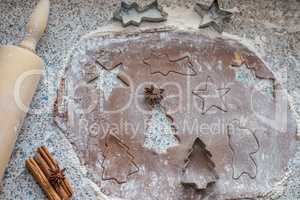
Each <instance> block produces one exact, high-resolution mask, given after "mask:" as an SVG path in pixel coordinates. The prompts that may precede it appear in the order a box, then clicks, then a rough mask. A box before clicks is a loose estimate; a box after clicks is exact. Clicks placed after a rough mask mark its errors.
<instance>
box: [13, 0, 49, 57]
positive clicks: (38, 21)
mask: <svg viewBox="0 0 300 200" xmlns="http://www.w3.org/2000/svg"><path fill="white" fill-rule="evenodd" d="M49 9H50V2H49V0H40V2H39V3H38V4H37V6H36V7H35V9H34V10H33V13H32V14H31V16H30V19H29V22H28V24H27V26H26V36H25V38H24V40H23V41H22V42H21V43H20V44H19V46H20V47H23V48H26V49H29V50H30V51H33V52H35V49H36V45H37V43H38V41H39V40H40V38H41V37H42V35H43V33H44V31H45V29H46V26H47V22H48V16H49Z"/></svg>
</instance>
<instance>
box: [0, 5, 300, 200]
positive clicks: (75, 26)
mask: <svg viewBox="0 0 300 200" xmlns="http://www.w3.org/2000/svg"><path fill="white" fill-rule="evenodd" d="M197 1H198V2H199V1H201V0H197ZM197 1H196V0H188V1H187V0H161V1H159V2H161V3H162V5H163V6H164V7H169V8H170V7H184V8H189V9H192V8H193V5H194V4H195V2H197ZM130 2H132V1H130ZM138 2H140V3H142V4H147V3H149V2H151V1H138ZM221 2H222V3H221V5H222V7H223V8H235V9H233V10H234V11H235V15H234V16H233V18H232V21H231V22H230V23H228V24H226V26H225V33H224V35H227V36H232V37H237V38H239V39H241V40H242V41H244V42H245V43H247V44H249V45H250V46H253V47H254V48H255V49H256V51H257V53H259V54H260V56H261V57H262V59H263V60H264V61H265V62H266V64H267V65H268V66H269V67H270V68H271V69H272V70H273V71H274V72H275V74H276V75H277V76H278V79H279V80H280V81H281V82H282V83H283V84H284V85H285V87H286V88H287V90H288V92H289V94H290V96H291V101H292V107H293V108H294V109H295V111H296V112H297V113H298V114H300V103H299V100H300V83H299V80H300V66H299V61H300V12H299V11H300V2H299V1H298V0H285V1H283V0H277V1H274V0H264V1H261V0H244V1H239V0H222V1H221ZM35 3H36V1H23V0H0V20H1V23H0V44H8V43H10V44H12V43H14V44H16V43H17V42H18V41H20V40H21V39H22V37H23V35H24V24H25V22H26V20H27V18H28V16H29V15H30V12H31V9H32V8H33V6H34V5H35ZM119 4H120V1H118V0H109V1H108V0H72V1H68V0H51V11H50V12H51V14H50V18H49V26H48V28H47V31H46V34H45V36H44V37H43V38H42V40H41V41H40V43H39V45H38V49H37V53H38V54H39V55H40V56H41V57H42V58H43V59H44V60H45V73H44V77H43V79H42V80H41V82H40V84H39V87H38V90H37V92H36V95H35V97H34V100H33V102H32V104H31V109H30V111H31V112H30V113H29V114H28V115H27V117H26V120H25V123H24V125H23V127H22V130H21V131H20V135H19V137H18V141H17V144H16V147H15V149H14V153H13V156H12V159H11V162H10V165H9V167H8V169H7V171H6V174H5V179H4V180H3V186H2V188H1V189H0V199H16V200H19V199H22V200H23V199H25V200H27V199H28V200H29V199H30V200H31V199H45V197H44V195H43V194H42V191H41V190H40V189H39V187H37V185H36V183H35V182H34V180H33V178H32V177H31V176H30V175H29V173H28V172H27V170H26V169H25V168H24V161H25V159H26V158H27V157H28V156H29V155H33V154H34V150H35V149H36V147H38V146H39V145H41V144H46V145H47V146H48V147H49V149H50V151H51V152H53V153H54V155H55V157H57V158H58V160H59V161H60V163H61V165H62V166H64V167H66V168H67V172H66V173H67V175H68V176H69V177H70V178H71V180H72V184H73V185H74V187H75V190H76V193H75V195H74V198H73V199H97V198H99V197H97V190H98V189H99V188H97V187H96V186H95V185H94V184H93V183H91V181H90V180H89V179H88V178H87V177H88V175H87V174H86V171H85V169H84V166H82V165H80V162H79V160H78V158H77V156H76V154H75V152H74V150H73V149H72V145H71V144H70V143H69V141H68V140H67V139H66V138H65V136H64V135H63V133H62V132H60V131H59V130H58V129H57V128H56V127H55V126H54V125H53V122H52V113H51V110H52V104H53V100H54V96H55V91H56V87H57V84H58V81H59V77H61V76H62V74H63V72H64V64H65V63H66V59H67V57H68V54H69V53H70V51H71V50H72V48H73V47H74V45H75V44H76V43H77V42H78V41H79V38H80V37H81V36H83V35H84V34H86V33H88V32H90V31H92V30H95V29H97V28H100V29H101V27H102V26H103V25H105V24H108V23H110V22H111V21H110V19H111V17H112V14H113V11H115V10H116V9H117V7H118V6H119ZM199 23H200V17H199ZM199 31H201V30H199ZM204 32H205V31H204ZM35 110H40V111H41V112H40V113H39V114H34V112H33V111H35ZM289 168H290V169H291V177H290V178H289V179H287V180H286V181H283V182H282V183H279V184H278V187H276V188H274V192H272V193H270V194H269V195H267V197H266V199H272V198H273V199H275V198H280V199H281V200H296V199H300V144H299V152H298V154H297V155H296V157H295V158H294V159H293V160H291V162H290V166H289ZM285 185H286V186H285Z"/></svg>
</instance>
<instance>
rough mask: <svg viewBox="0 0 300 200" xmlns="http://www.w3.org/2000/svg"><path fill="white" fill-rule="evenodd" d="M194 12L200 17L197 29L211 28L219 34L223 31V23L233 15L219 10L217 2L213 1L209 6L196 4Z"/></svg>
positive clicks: (216, 0)
mask: <svg viewBox="0 0 300 200" xmlns="http://www.w3.org/2000/svg"><path fill="white" fill-rule="evenodd" d="M195 11H196V12H197V13H198V14H199V15H200V16H201V17H202V22H201V24H200V25H199V28H207V27H212V28H214V29H215V30H216V31H217V32H219V33H222V32H223V30H224V24H223V23H224V21H225V20H228V19H230V17H231V16H232V15H233V13H232V12H230V11H228V10H225V9H222V8H220V5H219V2H218V0H214V1H213V2H212V3H211V5H210V6H208V5H207V4H201V3H197V4H196V5H195Z"/></svg>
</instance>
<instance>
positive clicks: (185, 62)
mask: <svg viewBox="0 0 300 200" xmlns="http://www.w3.org/2000/svg"><path fill="white" fill-rule="evenodd" d="M144 63H145V64H146V65H148V66H149V67H150V73H151V74H156V73H159V74H161V75H163V76H167V75H169V74H170V73H177V74H181V75H185V76H195V75H197V72H196V71H195V69H194V66H193V64H192V62H191V60H190V57H189V56H183V57H179V58H176V59H171V58H170V57H169V56H168V55H167V54H158V55H157V54H155V53H151V55H150V57H149V58H145V59H144Z"/></svg>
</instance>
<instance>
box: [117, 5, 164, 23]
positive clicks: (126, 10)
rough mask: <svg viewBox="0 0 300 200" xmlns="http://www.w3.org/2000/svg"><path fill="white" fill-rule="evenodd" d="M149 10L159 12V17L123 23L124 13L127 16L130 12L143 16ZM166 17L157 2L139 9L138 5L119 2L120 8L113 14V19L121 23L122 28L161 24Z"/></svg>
mask: <svg viewBox="0 0 300 200" xmlns="http://www.w3.org/2000/svg"><path fill="white" fill-rule="evenodd" d="M151 9H156V10H157V11H159V12H160V15H161V17H154V16H141V17H140V20H133V19H131V20H129V21H127V22H125V21H124V13H126V14H128V13H129V12H130V11H131V10H135V11H136V12H137V13H139V14H143V13H145V12H147V11H149V10H151ZM167 17H168V13H166V12H165V11H164V10H163V7H162V6H161V5H159V3H158V2H157V0H155V1H153V2H152V3H151V4H149V5H147V6H145V7H140V6H139V4H137V3H136V2H133V3H131V4H127V3H126V2H121V7H120V8H119V9H118V10H117V11H116V12H115V13H114V17H113V18H114V19H115V20H118V21H120V22H121V23H122V25H123V27H127V26H130V25H133V26H140V25H141V24H142V23H143V22H163V21H166V20H167Z"/></svg>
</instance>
